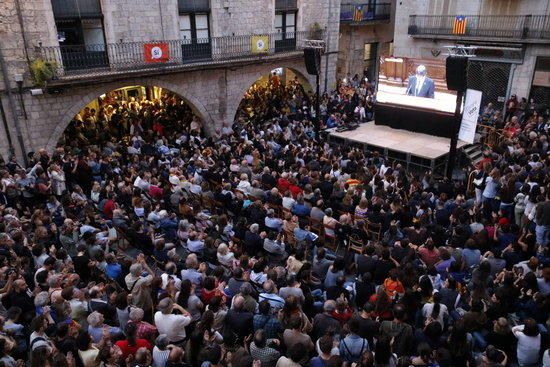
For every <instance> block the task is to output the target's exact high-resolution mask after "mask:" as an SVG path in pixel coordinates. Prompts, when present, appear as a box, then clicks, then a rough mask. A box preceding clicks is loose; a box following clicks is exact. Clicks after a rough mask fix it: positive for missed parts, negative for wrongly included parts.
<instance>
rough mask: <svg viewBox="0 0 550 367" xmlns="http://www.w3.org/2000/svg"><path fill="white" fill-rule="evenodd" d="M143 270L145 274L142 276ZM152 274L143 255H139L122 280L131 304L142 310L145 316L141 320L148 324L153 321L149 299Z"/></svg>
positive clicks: (150, 300) (151, 305) (151, 302)
mask: <svg viewBox="0 0 550 367" xmlns="http://www.w3.org/2000/svg"><path fill="white" fill-rule="evenodd" d="M143 270H145V271H146V272H147V274H142V272H143ZM153 274H154V273H153V271H152V270H151V268H149V265H147V263H146V262H145V257H144V256H143V254H139V255H138V257H137V261H136V263H134V264H132V266H130V273H129V274H128V275H126V277H125V278H124V282H125V284H126V288H127V289H128V292H129V293H130V295H131V296H132V304H133V305H134V306H136V307H139V308H141V309H142V310H143V312H144V314H145V316H144V317H143V319H144V320H146V321H148V322H151V321H152V320H153V298H152V297H151V292H152V289H151V284H152V282H153Z"/></svg>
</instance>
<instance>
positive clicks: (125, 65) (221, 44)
mask: <svg viewBox="0 0 550 367" xmlns="http://www.w3.org/2000/svg"><path fill="white" fill-rule="evenodd" d="M323 37H324V31H322V30H320V31H317V32H315V34H313V33H312V32H308V31H300V32H291V33H290V32H288V33H274V34H266V35H243V36H228V37H212V38H204V39H189V40H171V41H151V42H120V43H108V44H99V45H77V46H53V47H42V48H41V49H40V51H41V57H42V58H43V60H44V61H46V62H50V63H53V64H54V65H55V67H56V70H57V76H58V77H62V76H65V75H71V74H77V75H83V74H84V75H85V74H88V75H101V74H109V73H112V72H116V71H122V70H140V69H153V68H159V67H160V68H161V67H177V66H184V65H208V64H219V63H228V62H233V61H238V60H246V59H251V60H253V59H260V58H265V57H269V56H273V55H284V54H292V53H294V54H295V53H296V52H297V51H301V50H303V44H304V40H305V39H310V38H317V39H323ZM153 46H158V47H159V48H160V49H161V50H162V54H163V55H162V57H160V58H159V59H158V60H157V59H155V58H154V57H153V58H152V57H151V55H147V54H146V52H149V53H150V52H151V47H153Z"/></svg>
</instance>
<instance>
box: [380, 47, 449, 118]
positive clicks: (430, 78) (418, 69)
mask: <svg viewBox="0 0 550 367" xmlns="http://www.w3.org/2000/svg"><path fill="white" fill-rule="evenodd" d="M376 100H377V101H378V102H380V103H391V104H397V105H405V106H410V107H421V108H428V109H434V110H438V111H444V112H454V110H455V105H456V93H455V92H453V91H449V90H447V85H446V82H445V65H444V64H443V65H441V64H440V63H434V62H433V61H429V62H423V61H422V60H418V59H414V60H406V59H402V58H394V57H390V58H383V59H382V60H381V64H380V72H379V75H378V92H377V95H376Z"/></svg>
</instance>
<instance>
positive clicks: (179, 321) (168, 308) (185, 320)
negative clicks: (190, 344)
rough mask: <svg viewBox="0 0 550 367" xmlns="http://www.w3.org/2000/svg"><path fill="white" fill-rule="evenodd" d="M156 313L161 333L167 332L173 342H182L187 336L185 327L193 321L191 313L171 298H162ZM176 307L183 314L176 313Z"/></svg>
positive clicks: (156, 323) (157, 324)
mask: <svg viewBox="0 0 550 367" xmlns="http://www.w3.org/2000/svg"><path fill="white" fill-rule="evenodd" d="M158 309H159V310H160V311H157V312H156V313H155V326H156V327H157V330H158V332H159V334H166V336H167V337H168V340H169V341H170V343H172V344H180V343H182V342H183V341H184V339H185V338H186V336H187V335H186V334H185V327H186V326H187V325H189V324H190V323H191V315H190V314H189V312H187V311H186V310H185V309H184V308H183V307H181V306H180V305H178V304H177V303H174V301H172V299H171V298H169V297H167V298H164V299H162V300H161V301H160V302H159V304H158ZM174 309H176V310H178V311H180V312H181V315H174V314H172V311H173V310H174Z"/></svg>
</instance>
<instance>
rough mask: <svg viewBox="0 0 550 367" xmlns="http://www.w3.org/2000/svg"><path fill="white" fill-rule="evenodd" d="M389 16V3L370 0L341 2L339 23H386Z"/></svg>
mask: <svg viewBox="0 0 550 367" xmlns="http://www.w3.org/2000/svg"><path fill="white" fill-rule="evenodd" d="M390 16H391V3H378V2H375V1H371V2H370V3H368V4H342V5H341V7H340V23H347V24H350V25H364V24H376V23H388V22H389V21H390Z"/></svg>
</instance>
